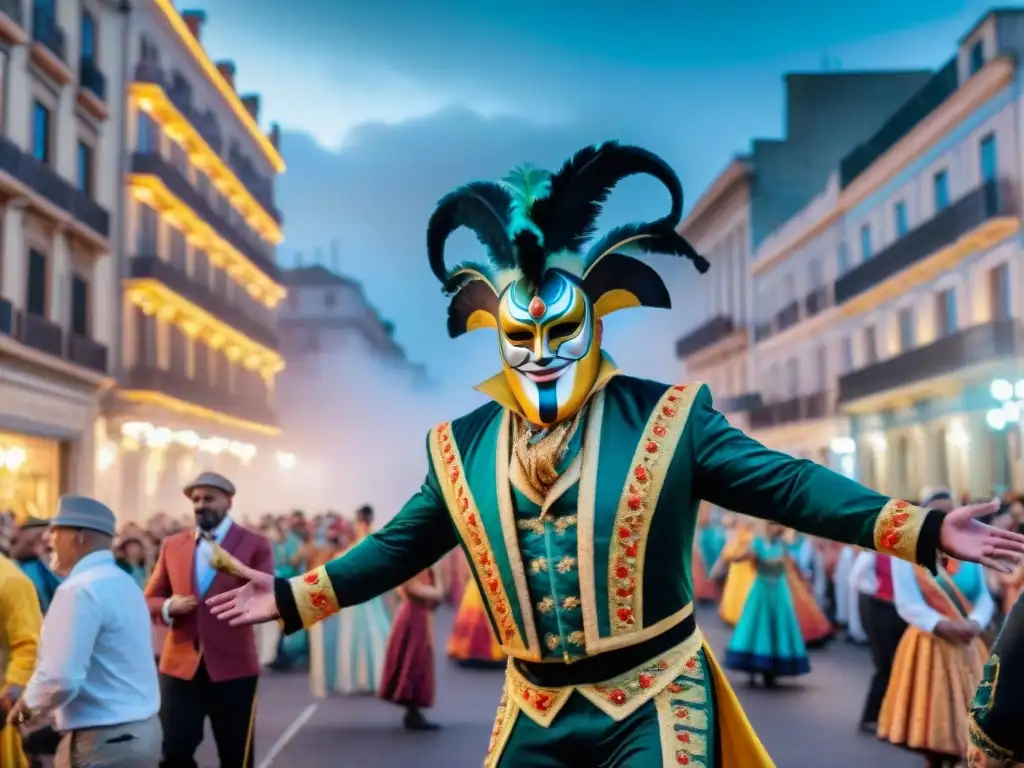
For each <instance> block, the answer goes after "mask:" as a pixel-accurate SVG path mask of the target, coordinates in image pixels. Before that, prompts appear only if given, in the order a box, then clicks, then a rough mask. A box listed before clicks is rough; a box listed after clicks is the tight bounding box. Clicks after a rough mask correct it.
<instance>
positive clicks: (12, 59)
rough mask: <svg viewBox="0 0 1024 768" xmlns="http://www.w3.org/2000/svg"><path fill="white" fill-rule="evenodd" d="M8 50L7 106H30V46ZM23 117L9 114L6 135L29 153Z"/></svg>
mask: <svg viewBox="0 0 1024 768" xmlns="http://www.w3.org/2000/svg"><path fill="white" fill-rule="evenodd" d="M65 5H67V3H65ZM6 50H7V57H8V59H7V70H6V72H4V77H5V79H6V82H5V83H4V86H5V89H6V91H7V104H30V103H31V99H29V85H30V82H31V80H30V79H31V77H32V74H31V73H32V68H31V66H30V65H29V61H28V58H29V53H28V51H29V46H27V45H13V46H9V47H8V48H7V49H6ZM8 108H9V107H8ZM15 114H17V113H15ZM21 115H22V117H21V119H17V120H14V119H11V118H12V117H13V115H10V114H9V115H8V116H7V119H6V120H5V121H4V133H5V134H6V135H7V138H9V139H10V140H11V141H12V142H13V143H14V144H16V145H17V146H18V147H19V148H20V149H21V150H23V151H28V149H29V123H30V120H29V119H28V116H27V115H26V114H25V113H24V112H22V113H21ZM5 253H6V251H5Z"/></svg>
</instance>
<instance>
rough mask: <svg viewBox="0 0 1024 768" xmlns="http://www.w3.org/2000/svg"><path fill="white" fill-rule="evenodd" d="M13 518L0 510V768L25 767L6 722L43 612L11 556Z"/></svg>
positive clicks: (29, 667) (31, 665) (29, 665)
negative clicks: (1, 681)
mask: <svg viewBox="0 0 1024 768" xmlns="http://www.w3.org/2000/svg"><path fill="white" fill-rule="evenodd" d="M13 536H14V519H13V518H12V517H11V516H10V515H9V514H2V513H0V674H2V675H3V683H2V685H0V768H28V765H29V759H28V756H27V755H26V754H25V750H24V747H23V745H22V742H21V734H20V733H19V732H18V728H17V726H16V725H13V724H10V725H9V724H7V715H8V713H9V712H10V711H11V710H12V709H13V708H14V707H15V705H16V704H17V702H18V700H19V699H20V698H21V695H22V693H24V691H25V686H26V685H28V681H29V678H31V677H32V671H33V670H34V669H35V667H36V654H37V652H38V650H39V636H40V634H41V632H42V626H43V614H42V611H41V609H40V606H39V600H38V599H37V597H38V596H37V594H36V589H35V587H34V585H33V584H32V581H31V580H30V579H29V577H28V576H27V575H25V574H24V573H22V571H21V569H19V568H18V566H17V565H15V563H14V561H13V560H11V559H10V547H11V539H12V538H13Z"/></svg>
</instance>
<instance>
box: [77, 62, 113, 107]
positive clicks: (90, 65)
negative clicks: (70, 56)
mask: <svg viewBox="0 0 1024 768" xmlns="http://www.w3.org/2000/svg"><path fill="white" fill-rule="evenodd" d="M78 82H79V84H80V85H81V86H82V87H83V88H85V89H86V90H87V91H91V92H92V93H93V95H95V96H96V98H98V99H99V100H100V101H106V100H107V76H106V75H104V74H103V72H102V71H101V70H100V68H99V67H98V66H96V62H95V61H93V60H92V59H91V58H88V57H85V56H83V57H82V60H81V61H80V62H79V63H78Z"/></svg>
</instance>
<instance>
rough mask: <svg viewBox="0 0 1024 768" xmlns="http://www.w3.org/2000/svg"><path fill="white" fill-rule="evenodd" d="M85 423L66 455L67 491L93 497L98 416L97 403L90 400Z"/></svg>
mask: <svg viewBox="0 0 1024 768" xmlns="http://www.w3.org/2000/svg"><path fill="white" fill-rule="evenodd" d="M88 414H89V415H88V420H87V423H86V424H84V425H83V426H82V429H81V431H79V433H78V436H77V437H76V438H75V439H74V440H72V441H71V443H70V450H69V451H68V453H67V459H68V464H69V466H68V468H67V475H66V477H67V478H68V485H69V486H70V487H69V488H68V490H69V491H70V492H71V493H75V494H79V495H82V496H94V495H95V493H94V485H95V482H96V429H95V424H96V419H98V418H99V416H100V409H99V404H98V401H96V400H92V401H91V403H90V405H89V409H88Z"/></svg>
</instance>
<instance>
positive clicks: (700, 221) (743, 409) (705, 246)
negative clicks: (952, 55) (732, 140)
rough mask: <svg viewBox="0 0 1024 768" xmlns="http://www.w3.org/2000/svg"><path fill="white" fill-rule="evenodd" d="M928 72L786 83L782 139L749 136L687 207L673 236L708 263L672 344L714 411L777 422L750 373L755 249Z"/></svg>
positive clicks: (752, 421) (753, 423) (814, 77)
mask: <svg viewBox="0 0 1024 768" xmlns="http://www.w3.org/2000/svg"><path fill="white" fill-rule="evenodd" d="M928 76H929V75H928V73H927V72H922V71H896V72H853V73H846V72H826V73H809V74H789V75H787V76H786V103H785V114H786V136H785V138H782V139H756V140H755V141H754V142H753V143H752V146H751V150H750V152H749V153H748V154H747V155H744V156H740V157H736V158H734V159H733V160H732V162H731V163H730V164H729V165H728V166H727V167H726V169H725V170H724V171H723V172H722V173H721V174H719V176H718V177H717V178H716V179H715V180H714V181H713V182H712V184H711V186H710V187H709V188H708V190H707V191H706V192H705V193H704V194H703V195H702V197H701V198H700V199H699V200H698V201H697V203H696V204H695V205H694V207H693V209H692V210H691V211H690V213H689V214H688V215H687V217H686V219H685V220H684V221H683V224H682V226H681V232H682V233H683V235H684V236H685V237H686V238H687V239H689V240H690V241H691V242H692V243H693V244H694V245H695V247H696V248H697V250H698V251H700V252H701V253H703V254H705V255H706V256H707V257H708V259H709V260H710V262H711V271H710V272H709V273H708V274H707V275H706V276H704V277H703V278H701V281H702V283H701V290H700V292H699V296H700V299H698V300H697V302H696V305H697V306H698V312H697V317H696V318H695V324H694V325H693V326H692V328H691V330H690V331H689V333H687V334H686V335H684V336H683V337H681V338H680V339H679V340H678V342H677V344H676V355H677V357H679V359H680V360H682V361H683V363H684V365H685V367H686V375H687V377H689V378H690V379H696V380H701V381H706V382H707V383H708V384H709V385H710V386H711V390H712V393H713V394H714V395H715V401H716V404H717V407H718V408H719V409H720V410H722V411H723V412H724V413H726V414H727V415H728V416H729V418H730V419H731V420H732V421H734V422H735V423H737V424H738V425H740V426H743V427H745V428H755V429H761V430H763V428H764V427H771V426H775V424H776V422H778V421H779V419H777V418H776V417H775V409H774V408H772V407H764V405H763V403H762V394H763V392H762V390H763V388H764V386H765V384H766V382H765V380H764V379H763V378H761V377H758V376H755V375H754V371H753V369H752V367H751V365H750V357H751V354H750V350H751V344H752V342H753V336H754V335H755V333H756V330H757V329H756V322H755V314H754V301H753V295H752V288H751V284H750V272H749V265H750V260H751V257H752V254H753V251H754V249H756V248H758V247H759V246H760V244H761V242H762V241H763V240H764V239H765V238H766V237H768V236H769V235H770V234H771V233H772V232H773V231H774V230H775V229H776V228H777V227H778V226H780V225H781V224H782V223H783V222H785V221H787V220H788V219H789V218H790V217H792V216H793V215H794V214H795V213H796V212H797V211H799V210H800V208H801V207H802V206H803V205H804V204H806V202H807V201H808V200H810V199H811V198H812V197H813V196H814V195H815V194H817V193H818V191H819V190H820V189H821V187H822V186H823V185H824V184H825V182H826V181H827V179H828V177H829V174H830V173H831V172H832V170H833V169H834V168H835V165H836V163H838V161H839V159H840V158H841V157H842V155H843V153H844V152H846V151H847V150H848V149H849V148H850V147H852V146H854V145H855V144H856V143H857V142H859V141H861V140H863V139H864V138H866V137H867V136H869V135H870V134H871V132H872V131H874V130H875V129H876V128H877V127H878V126H879V125H880V124H881V123H882V121H883V120H884V119H885V118H886V117H887V116H888V115H889V114H890V112H891V111H892V110H893V109H895V108H896V107H898V106H899V105H900V104H901V103H902V102H903V101H904V100H905V99H906V98H907V97H908V96H909V95H910V94H911V93H913V91H914V89H916V88H918V87H920V85H921V84H922V83H923V82H925V81H926V80H927V78H928Z"/></svg>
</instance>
